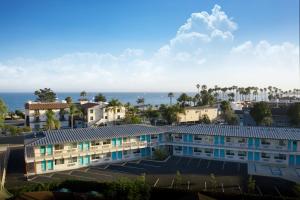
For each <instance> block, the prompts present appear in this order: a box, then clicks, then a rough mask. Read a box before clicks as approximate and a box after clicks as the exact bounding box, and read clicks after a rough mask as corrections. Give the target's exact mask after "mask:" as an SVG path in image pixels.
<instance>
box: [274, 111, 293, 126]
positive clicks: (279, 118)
mask: <svg viewBox="0 0 300 200" xmlns="http://www.w3.org/2000/svg"><path fill="white" fill-rule="evenodd" d="M287 110H288V107H286V106H285V107H279V108H271V113H272V119H273V123H272V126H279V127H288V126H290V125H291V123H290V119H289V117H288V115H287Z"/></svg>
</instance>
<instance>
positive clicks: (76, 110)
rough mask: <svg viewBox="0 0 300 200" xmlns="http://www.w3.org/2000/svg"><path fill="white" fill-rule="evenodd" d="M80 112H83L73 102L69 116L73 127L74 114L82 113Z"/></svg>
mask: <svg viewBox="0 0 300 200" xmlns="http://www.w3.org/2000/svg"><path fill="white" fill-rule="evenodd" d="M80 114H81V112H80V110H79V109H78V108H77V107H76V106H75V105H74V104H71V105H70V111H69V116H70V119H69V120H70V123H71V128H72V129H73V128H74V116H75V115H80Z"/></svg>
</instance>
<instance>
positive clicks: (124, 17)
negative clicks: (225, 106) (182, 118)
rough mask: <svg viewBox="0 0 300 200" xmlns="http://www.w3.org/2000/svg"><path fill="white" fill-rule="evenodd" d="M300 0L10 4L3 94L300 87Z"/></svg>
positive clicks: (5, 19)
mask: <svg viewBox="0 0 300 200" xmlns="http://www.w3.org/2000/svg"><path fill="white" fill-rule="evenodd" d="M299 68H300V67H299V0H251V1H241V0H223V1H214V0H185V1H182V0H164V1H160V0H152V1H147V0H145V1H140V0H124V1H117V0H110V1H108V0H103V1H97V0H87V1H82V0H74V1H67V0H51V1H50V0H49V1H46V0H27V1H21V0H1V1H0V91H2V92H17V91H19V92H24V91H29V92H32V91H34V90H36V89H38V88H44V87H50V88H52V89H53V90H55V91H57V92H62V91H70V92H72V91H81V90H86V91H94V92H97V91H100V92H101V91H102V92H127V91H128V92H129V91H130V92H135V91H136V92H160V91H161V92H169V91H173V92H181V91H194V90H195V85H196V84H197V83H199V84H200V85H203V84H206V85H208V86H210V87H213V86H214V85H218V86H232V85H237V86H258V87H267V86H269V85H272V86H276V87H279V88H283V89H293V88H300V72H299V71H300V69H299Z"/></svg>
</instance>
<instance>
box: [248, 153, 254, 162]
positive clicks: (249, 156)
mask: <svg viewBox="0 0 300 200" xmlns="http://www.w3.org/2000/svg"><path fill="white" fill-rule="evenodd" d="M248 160H253V152H252V151H249V152H248Z"/></svg>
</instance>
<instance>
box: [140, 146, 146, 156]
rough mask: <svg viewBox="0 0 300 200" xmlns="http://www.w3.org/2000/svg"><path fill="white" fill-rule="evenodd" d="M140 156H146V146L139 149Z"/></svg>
mask: <svg viewBox="0 0 300 200" xmlns="http://www.w3.org/2000/svg"><path fill="white" fill-rule="evenodd" d="M141 156H142V157H145V156H146V148H142V149H141Z"/></svg>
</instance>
